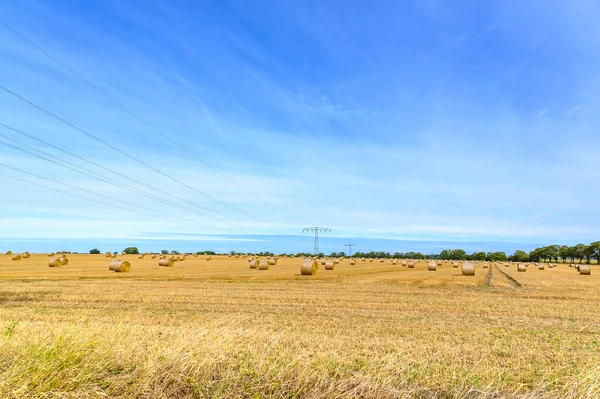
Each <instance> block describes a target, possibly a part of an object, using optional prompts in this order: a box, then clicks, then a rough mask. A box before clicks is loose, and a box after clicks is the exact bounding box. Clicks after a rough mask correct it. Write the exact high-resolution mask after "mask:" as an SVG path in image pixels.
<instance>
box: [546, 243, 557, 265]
mask: <svg viewBox="0 0 600 399" xmlns="http://www.w3.org/2000/svg"><path fill="white" fill-rule="evenodd" d="M544 253H545V255H546V256H547V257H548V259H549V260H550V262H552V260H554V261H556V262H558V257H559V254H560V246H559V245H548V246H547V247H545V248H544Z"/></svg>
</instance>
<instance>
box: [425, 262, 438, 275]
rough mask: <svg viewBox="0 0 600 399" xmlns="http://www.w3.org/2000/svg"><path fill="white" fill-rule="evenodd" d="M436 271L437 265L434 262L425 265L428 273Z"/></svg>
mask: <svg viewBox="0 0 600 399" xmlns="http://www.w3.org/2000/svg"><path fill="white" fill-rule="evenodd" d="M436 269H437V263H436V262H435V261H433V260H432V261H429V264H428V265H427V270H429V271H430V272H434V271H435V270H436Z"/></svg>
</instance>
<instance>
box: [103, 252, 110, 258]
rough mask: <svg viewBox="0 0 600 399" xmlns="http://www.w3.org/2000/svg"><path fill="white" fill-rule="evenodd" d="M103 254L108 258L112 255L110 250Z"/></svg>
mask: <svg viewBox="0 0 600 399" xmlns="http://www.w3.org/2000/svg"><path fill="white" fill-rule="evenodd" d="M104 256H106V257H107V258H110V257H111V256H112V254H111V253H110V252H107V253H105V254H104Z"/></svg>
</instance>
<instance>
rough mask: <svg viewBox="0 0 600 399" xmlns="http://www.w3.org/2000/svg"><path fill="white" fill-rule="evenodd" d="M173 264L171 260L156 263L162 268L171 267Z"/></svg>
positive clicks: (161, 260)
mask: <svg viewBox="0 0 600 399" xmlns="http://www.w3.org/2000/svg"><path fill="white" fill-rule="evenodd" d="M173 264H174V262H173V259H160V260H159V261H158V265H159V266H163V267H173Z"/></svg>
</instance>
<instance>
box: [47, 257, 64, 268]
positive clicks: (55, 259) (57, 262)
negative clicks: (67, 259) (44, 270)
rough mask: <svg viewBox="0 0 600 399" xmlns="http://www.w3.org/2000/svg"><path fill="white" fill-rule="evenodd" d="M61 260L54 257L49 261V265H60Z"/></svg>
mask: <svg viewBox="0 0 600 399" xmlns="http://www.w3.org/2000/svg"><path fill="white" fill-rule="evenodd" d="M60 265H61V262H60V259H59V258H52V259H50V260H49V261H48V266H50V267H60Z"/></svg>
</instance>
